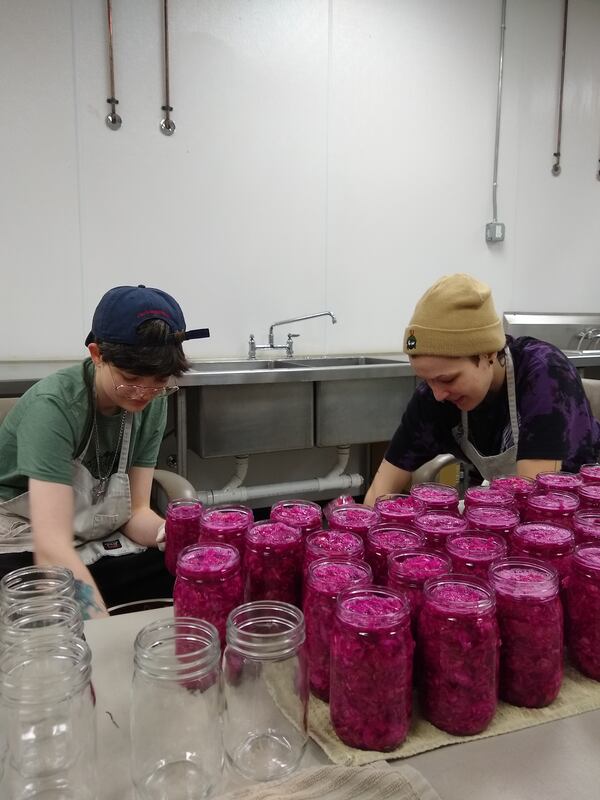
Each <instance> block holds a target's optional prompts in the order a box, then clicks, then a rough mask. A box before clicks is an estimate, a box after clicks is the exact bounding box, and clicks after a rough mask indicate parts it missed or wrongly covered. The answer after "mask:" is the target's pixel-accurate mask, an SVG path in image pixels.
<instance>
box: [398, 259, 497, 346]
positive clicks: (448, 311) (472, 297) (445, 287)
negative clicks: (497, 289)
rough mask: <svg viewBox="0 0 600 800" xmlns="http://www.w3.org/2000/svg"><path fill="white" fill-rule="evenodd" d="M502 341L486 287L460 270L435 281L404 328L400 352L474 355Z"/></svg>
mask: <svg viewBox="0 0 600 800" xmlns="http://www.w3.org/2000/svg"><path fill="white" fill-rule="evenodd" d="M505 344H506V337H505V335H504V331H503V329H502V323H501V322H500V319H499V318H498V314H497V313H496V309H495V308H494V301H493V300H492V293H491V291H490V287H489V286H486V284H485V283H481V281H478V280H476V279H475V278H472V277H471V276H470V275H465V274H464V273H457V274H455V275H444V277H443V278H440V279H439V280H438V281H436V282H435V283H434V284H433V286H431V287H430V288H429V289H428V290H427V291H426V292H425V294H424V295H423V297H422V298H421V299H420V300H419V302H418V303H417V305H416V307H415V310H414V312H413V315H412V318H411V320H410V323H409V325H408V328H407V329H406V331H405V332H404V352H405V353H408V354H409V355H413V356H418V355H421V356H475V355H478V354H479V353H493V352H496V351H498V350H501V349H502V348H503V347H504V345H505Z"/></svg>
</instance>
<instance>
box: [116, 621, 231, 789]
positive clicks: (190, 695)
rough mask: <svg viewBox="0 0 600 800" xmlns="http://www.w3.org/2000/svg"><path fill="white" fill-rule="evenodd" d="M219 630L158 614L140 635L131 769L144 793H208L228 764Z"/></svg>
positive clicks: (132, 725)
mask: <svg viewBox="0 0 600 800" xmlns="http://www.w3.org/2000/svg"><path fill="white" fill-rule="evenodd" d="M219 658H220V646H219V636H218V633H217V630H216V628H215V627H214V626H213V625H211V624H210V623H208V622H204V621H203V620H193V619H185V618H177V617H175V618H174V619H164V620H157V621H156V622H152V623H150V624H149V625H147V626H146V627H145V628H143V629H142V630H141V631H140V632H139V633H138V635H137V637H136V640H135V645H134V673H133V683H132V692H131V774H132V777H133V782H134V784H135V787H136V789H137V792H138V796H139V797H140V798H143V800H181V798H192V797H193V798H198V800H200V799H201V798H204V797H209V796H210V795H211V794H212V793H213V792H214V791H215V789H216V788H217V786H218V784H219V781H220V778H221V772H222V768H223V745H222V737H221V729H220V719H219V714H220V710H221V693H220V684H219Z"/></svg>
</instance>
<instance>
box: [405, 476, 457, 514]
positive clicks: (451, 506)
mask: <svg viewBox="0 0 600 800" xmlns="http://www.w3.org/2000/svg"><path fill="white" fill-rule="evenodd" d="M410 495H411V497H416V498H417V500H420V501H421V502H422V503H423V505H424V506H425V508H426V509H429V510H430V511H454V512H455V513H458V491H457V490H456V489H455V488H454V487H453V486H446V485H445V484H443V483H416V484H415V485H414V486H411V489H410Z"/></svg>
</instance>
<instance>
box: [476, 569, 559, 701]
mask: <svg viewBox="0 0 600 800" xmlns="http://www.w3.org/2000/svg"><path fill="white" fill-rule="evenodd" d="M490 581H491V583H492V586H493V588H494V589H495V592H496V614H497V618H498V625H499V628H500V639H501V641H502V646H501V648H500V697H501V698H502V699H503V700H505V701H506V702H507V703H511V704H512V705H515V706H525V707H527V708H542V707H543V706H547V705H549V704H550V703H552V701H553V700H554V699H555V698H556V697H557V695H558V692H559V690H560V686H561V683H562V677H563V657H562V653H563V612H562V605H561V602H560V599H559V595H558V581H557V579H556V574H555V573H554V572H553V571H550V570H548V569H547V568H544V567H543V566H541V565H539V566H536V565H535V564H530V565H527V563H526V562H519V561H518V559H516V558H515V559H507V560H506V561H500V562H498V563H496V564H495V565H494V566H493V567H492V569H491V571H490Z"/></svg>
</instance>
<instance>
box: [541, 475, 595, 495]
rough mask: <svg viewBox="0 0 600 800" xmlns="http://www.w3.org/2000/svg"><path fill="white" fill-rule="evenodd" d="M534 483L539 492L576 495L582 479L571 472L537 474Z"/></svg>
mask: <svg viewBox="0 0 600 800" xmlns="http://www.w3.org/2000/svg"><path fill="white" fill-rule="evenodd" d="M535 482H536V485H537V488H538V491H541V492H573V493H576V492H577V488H578V486H580V484H581V483H582V482H583V478H582V477H581V475H576V474H574V473H572V472H538V474H537V476H536V479H535Z"/></svg>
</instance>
